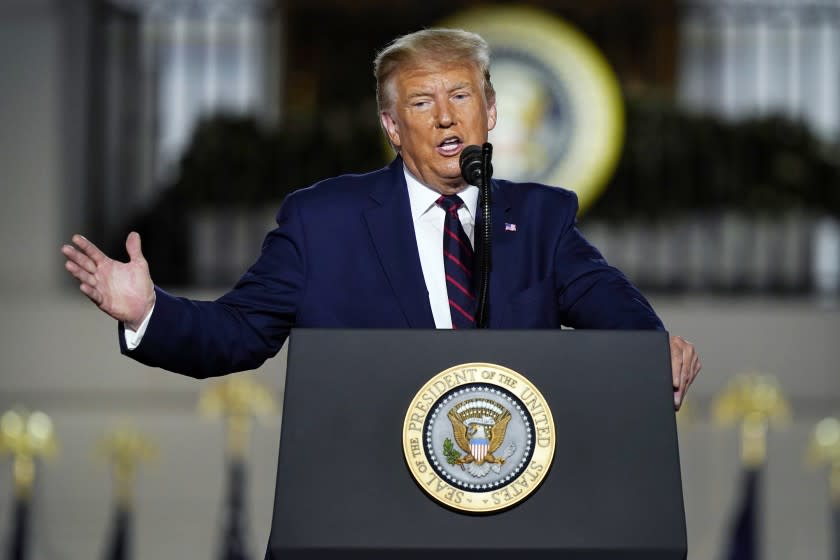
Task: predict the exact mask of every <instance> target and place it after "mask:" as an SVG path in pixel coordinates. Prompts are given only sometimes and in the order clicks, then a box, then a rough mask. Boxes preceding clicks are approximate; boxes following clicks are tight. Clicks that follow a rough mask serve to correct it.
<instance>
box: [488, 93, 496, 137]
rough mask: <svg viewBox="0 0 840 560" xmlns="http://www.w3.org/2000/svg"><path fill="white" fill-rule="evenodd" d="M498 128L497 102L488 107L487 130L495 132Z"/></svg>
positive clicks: (494, 101)
mask: <svg viewBox="0 0 840 560" xmlns="http://www.w3.org/2000/svg"><path fill="white" fill-rule="evenodd" d="M494 128H496V100H495V99H493V101H492V102H491V103H490V106H489V107H487V130H488V131H490V130H493V129H494Z"/></svg>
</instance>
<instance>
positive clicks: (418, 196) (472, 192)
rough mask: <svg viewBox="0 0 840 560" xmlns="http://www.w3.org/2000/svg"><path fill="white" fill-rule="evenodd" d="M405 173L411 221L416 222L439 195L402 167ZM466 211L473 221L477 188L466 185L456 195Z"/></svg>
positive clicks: (476, 202) (476, 204) (476, 203)
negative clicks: (462, 202)
mask: <svg viewBox="0 0 840 560" xmlns="http://www.w3.org/2000/svg"><path fill="white" fill-rule="evenodd" d="M403 172H404V173H405V184H406V185H407V186H408V201H409V203H410V204H411V219H412V220H414V221H417V219H418V218H420V216H422V215H423V214H425V213H426V212H428V211H429V209H430V208H431V207H433V206H434V205H435V203H436V202H437V199H438V198H440V193H439V192H438V191H436V190H434V189H433V188H431V187H427V186H426V185H424V184H423V183H421V182H420V181H419V180H417V178H416V177H414V175H412V174H411V172H410V171H409V170H408V168H407V167H405V165H403ZM458 196H460V197H461V200H463V201H464V206H465V207H466V209H467V211H468V212H469V213H470V216H472V218H473V220H474V219H475V211H476V206H478V187H475V186H473V185H467V188H465V189H464V190H462V191H461V192H459V193H458Z"/></svg>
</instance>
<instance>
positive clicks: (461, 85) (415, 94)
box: [408, 82, 472, 99]
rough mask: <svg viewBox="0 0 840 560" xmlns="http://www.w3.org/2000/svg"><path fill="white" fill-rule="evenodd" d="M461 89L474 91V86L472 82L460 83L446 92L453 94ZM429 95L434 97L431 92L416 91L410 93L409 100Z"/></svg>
mask: <svg viewBox="0 0 840 560" xmlns="http://www.w3.org/2000/svg"><path fill="white" fill-rule="evenodd" d="M459 89H472V84H470V82H458V83H457V84H453V85H452V87H450V88H449V89H448V90H446V92H447V93H452V92H453V91H456V90H459ZM429 95H432V91H431V90H420V91H415V92H412V93H409V94H408V98H409V99H414V98H415V97H426V96H429Z"/></svg>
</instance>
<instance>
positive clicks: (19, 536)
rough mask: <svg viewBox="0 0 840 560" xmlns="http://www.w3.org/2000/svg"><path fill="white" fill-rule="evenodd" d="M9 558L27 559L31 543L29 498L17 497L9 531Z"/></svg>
mask: <svg viewBox="0 0 840 560" xmlns="http://www.w3.org/2000/svg"><path fill="white" fill-rule="evenodd" d="M7 542H8V543H9V547H8V549H7V556H6V558H8V559H9V560H26V558H28V555H27V544H29V500H28V499H26V498H23V497H17V498H15V502H14V511H13V512H12V526H11V529H10V531H9V540H8V541H7Z"/></svg>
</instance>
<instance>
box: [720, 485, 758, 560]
mask: <svg viewBox="0 0 840 560" xmlns="http://www.w3.org/2000/svg"><path fill="white" fill-rule="evenodd" d="M760 481H761V471H760V470H759V469H744V471H743V474H742V480H741V499H740V503H739V504H738V509H737V510H736V512H735V516H734V517H733V519H732V525H731V528H730V538H729V549H728V550H727V552H726V554H725V555H724V558H725V559H726V560H759V558H760V557H761V556H760V552H759V550H760V542H759V541H760V538H761V535H760V529H759V526H760V511H761V505H760V503H759V489H760Z"/></svg>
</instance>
